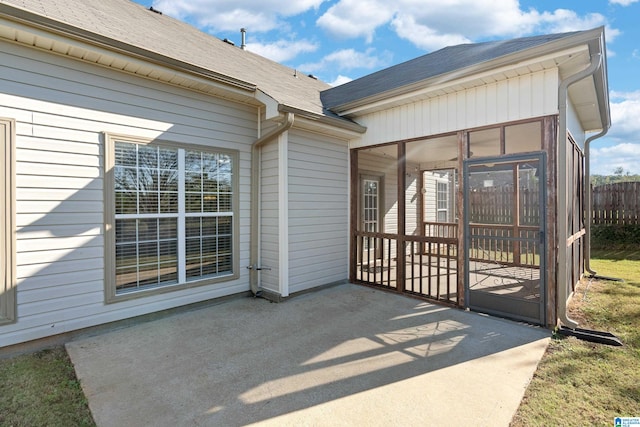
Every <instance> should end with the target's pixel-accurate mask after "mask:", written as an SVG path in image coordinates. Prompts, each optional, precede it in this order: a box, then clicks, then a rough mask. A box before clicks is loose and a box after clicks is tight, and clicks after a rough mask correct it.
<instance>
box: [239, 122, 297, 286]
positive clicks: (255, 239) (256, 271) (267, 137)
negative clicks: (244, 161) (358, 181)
mask: <svg viewBox="0 0 640 427" xmlns="http://www.w3.org/2000/svg"><path fill="white" fill-rule="evenodd" d="M293 121H294V114H293V113H286V115H285V118H284V122H283V123H282V124H281V125H278V126H276V127H275V128H274V129H271V130H270V131H269V132H267V133H266V134H264V135H262V136H260V137H259V138H258V139H256V140H255V141H254V142H253V144H252V145H251V227H250V229H251V231H250V246H251V247H250V250H249V263H250V265H249V266H248V267H247V269H249V286H250V288H251V293H252V294H253V296H255V297H258V296H260V295H261V294H262V289H261V287H260V270H262V266H261V265H260V246H261V245H260V221H261V215H260V206H258V205H259V203H260V184H261V180H260V161H261V159H262V151H261V150H260V148H261V147H262V146H263V145H264V144H266V143H267V142H269V141H272V140H273V139H275V138H277V137H279V136H280V135H282V134H283V133H285V132H286V131H287V130H289V129H291V126H293Z"/></svg>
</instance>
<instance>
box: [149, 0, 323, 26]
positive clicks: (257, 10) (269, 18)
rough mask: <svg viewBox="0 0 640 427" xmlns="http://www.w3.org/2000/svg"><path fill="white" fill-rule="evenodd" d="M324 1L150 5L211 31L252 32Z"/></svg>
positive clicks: (201, 0)
mask: <svg viewBox="0 0 640 427" xmlns="http://www.w3.org/2000/svg"><path fill="white" fill-rule="evenodd" d="M323 1H325V0H296V1H286V2H282V1H281V0H154V2H153V7H154V8H156V9H158V10H160V11H162V13H165V14H167V15H170V16H173V17H174V18H177V19H181V20H187V21H193V22H194V23H195V24H196V25H197V26H198V27H200V28H208V29H212V30H214V31H239V30H240V28H247V29H249V30H251V31H254V32H264V31H270V30H273V29H275V28H278V27H279V26H280V25H281V24H282V22H281V18H283V17H289V16H294V15H297V14H300V13H303V12H306V11H308V10H310V9H317V8H318V7H319V6H320V4H322V2H323Z"/></svg>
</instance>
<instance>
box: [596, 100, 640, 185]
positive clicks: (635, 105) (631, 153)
mask: <svg viewBox="0 0 640 427" xmlns="http://www.w3.org/2000/svg"><path fill="white" fill-rule="evenodd" d="M610 105H611V122H612V125H611V129H610V130H609V132H608V133H607V135H606V136H605V137H604V138H603V139H602V140H596V141H594V145H593V147H592V149H591V159H592V173H594V174H600V175H609V174H611V173H612V172H613V170H614V169H615V168H617V167H622V168H623V169H624V170H625V171H629V172H631V173H632V174H636V173H640V120H638V117H640V90H638V91H635V92H615V91H614V92H611V93H610ZM605 142H607V143H608V145H607V146H605V147H601V148H597V147H598V146H600V145H601V144H603V143H605Z"/></svg>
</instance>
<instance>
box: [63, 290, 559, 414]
mask: <svg viewBox="0 0 640 427" xmlns="http://www.w3.org/2000/svg"><path fill="white" fill-rule="evenodd" d="M548 341H549V331H547V330H544V329H540V328H534V327H530V326H526V325H522V324H518V323H515V322H510V321H506V320H502V319H498V318H492V317H487V316H481V315H478V314H475V313H471V312H465V311H462V310H458V309H453V308H447V307H444V306H439V305H434V304H431V303H428V302H426V301H418V300H416V299H413V298H406V297H403V296H402V295H393V294H389V293H386V292H381V291H378V290H376V289H373V288H370V287H364V286H356V285H340V286H335V287H331V288H325V289H323V290H320V291H317V292H311V293H308V294H304V295H300V296H296V297H294V298H291V299H290V300H288V301H286V302H284V303H281V304H272V303H269V302H268V301H266V300H263V299H253V298H237V299H233V300H230V301H226V302H224V303H221V304H218V305H213V306H209V307H206V308H200V309H197V310H196V309H194V310H192V311H188V312H183V313H180V314H174V315H170V316H166V317H164V318H161V319H158V320H154V321H150V322H146V323H140V324H137V325H135V326H131V327H128V328H124V329H120V330H116V331H112V332H108V333H104V334H101V335H98V336H94V337H89V338H84V339H80V340H77V341H74V342H71V343H69V344H68V345H67V349H68V351H69V354H70V356H71V359H72V361H73V363H74V366H75V368H76V372H77V374H78V377H79V379H80V382H81V384H82V387H83V389H84V391H85V394H86V396H87V398H88V400H89V406H90V408H91V411H92V413H93V415H94V418H95V420H96V422H97V424H98V426H122V425H155V426H175V425H220V426H240V425H251V424H254V423H255V424H260V425H266V426H269V425H273V426H298V425H371V426H381V425H425V423H426V424H429V425H465V424H467V425H477V426H482V425H486V426H507V425H509V422H510V421H511V418H512V416H513V414H514V412H515V410H516V409H517V407H518V405H519V403H520V400H521V398H522V395H523V393H524V390H525V388H526V386H527V384H528V382H529V380H530V379H531V377H532V375H533V372H534V371H535V369H536V366H537V364H538V361H539V360H540V358H541V357H542V354H543V353H544V351H545V348H546V346H547V343H548Z"/></svg>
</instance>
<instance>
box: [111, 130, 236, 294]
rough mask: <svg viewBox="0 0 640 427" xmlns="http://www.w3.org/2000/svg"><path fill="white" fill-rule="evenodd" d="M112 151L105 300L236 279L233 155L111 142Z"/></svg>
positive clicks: (128, 140)
mask: <svg viewBox="0 0 640 427" xmlns="http://www.w3.org/2000/svg"><path fill="white" fill-rule="evenodd" d="M107 150H108V156H106V158H107V170H108V171H110V173H108V174H107V181H108V183H107V188H108V189H109V193H110V194H108V200H107V210H108V212H107V215H108V216H107V221H106V222H107V224H108V225H109V224H111V225H112V227H108V235H107V246H108V250H109V253H111V254H112V255H113V257H112V258H110V257H107V258H108V261H109V262H108V263H109V264H110V265H109V266H108V268H107V283H108V290H107V300H112V299H120V297H125V296H131V295H139V294H140V293H139V292H138V291H153V290H162V291H164V290H166V289H173V288H175V287H178V288H180V287H184V286H191V285H194V284H205V283H211V282H215V281H220V280H228V279H229V278H235V277H236V274H237V266H236V265H235V258H234V250H235V247H236V246H237V244H236V243H235V241H234V240H235V237H236V236H237V233H236V232H235V223H236V220H235V219H234V218H235V214H234V212H235V211H236V209H237V190H236V179H235V171H236V164H237V155H236V154H235V153H234V152H229V151H226V150H210V149H202V148H200V147H197V148H196V147H193V146H187V147H184V148H182V147H180V148H178V147H177V146H175V145H167V144H164V143H147V142H146V141H140V140H134V139H132V138H120V137H112V136H109V137H107ZM109 197H110V198H111V200H109ZM109 229H112V230H111V233H109Z"/></svg>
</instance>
